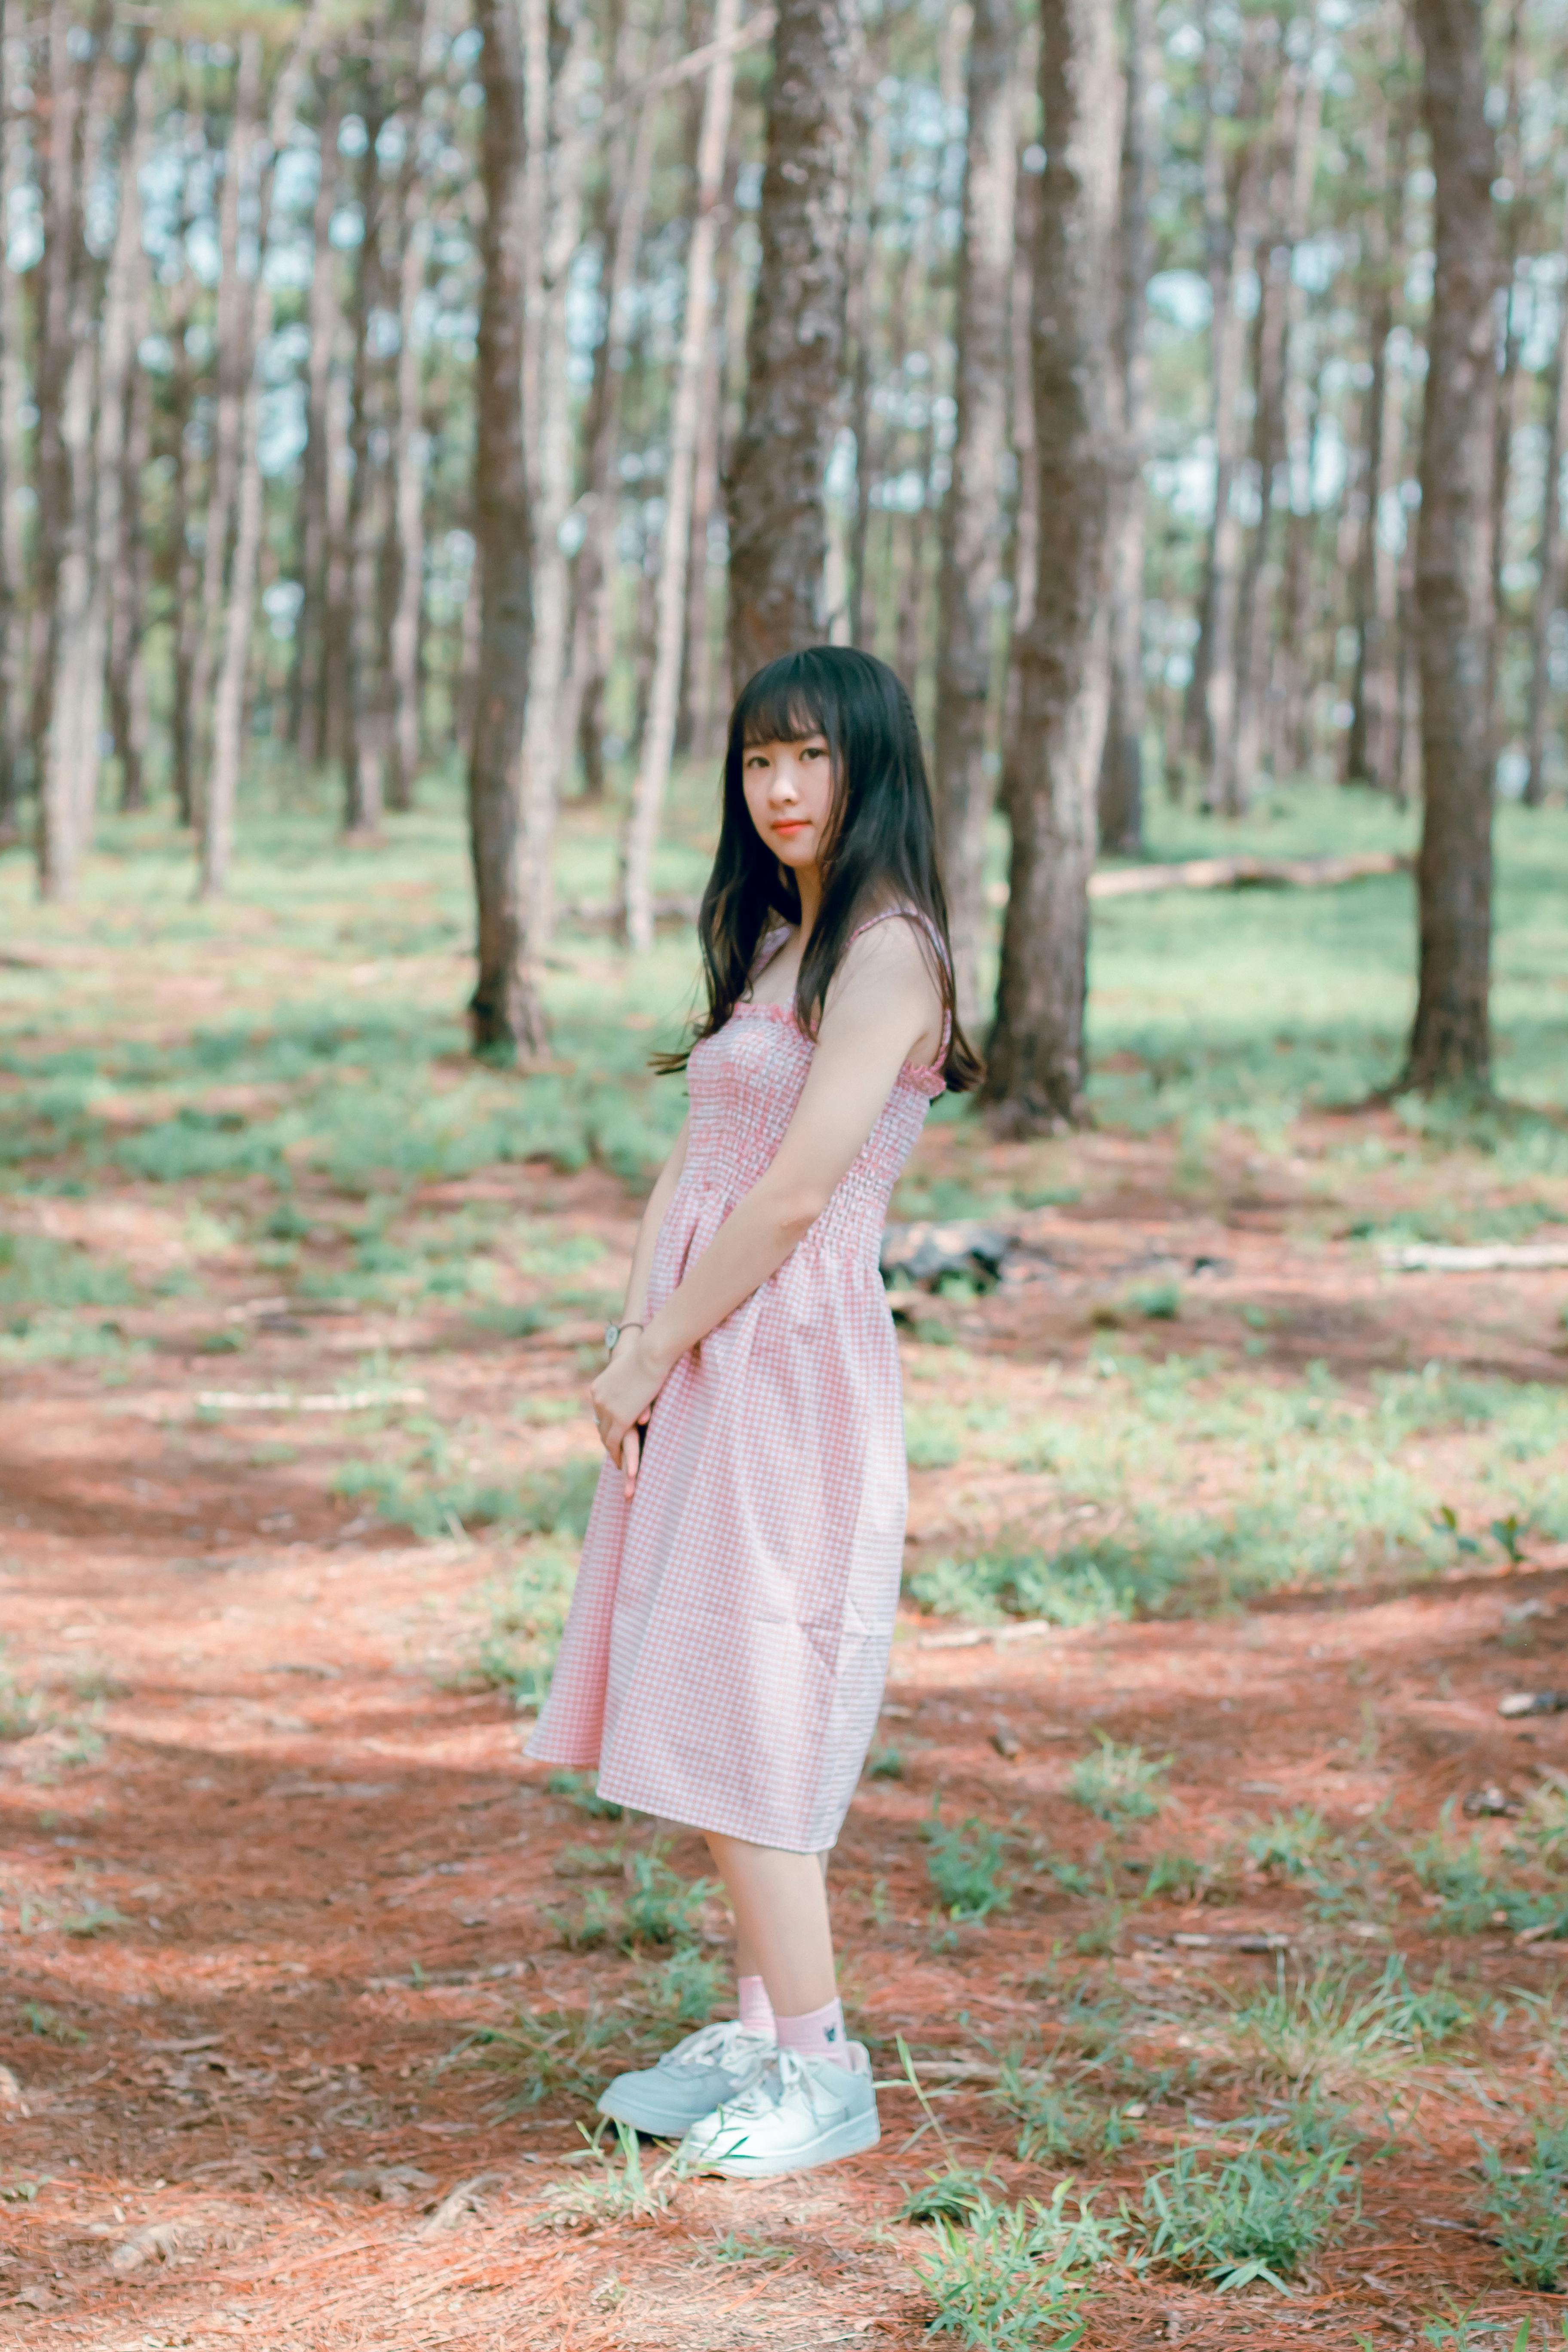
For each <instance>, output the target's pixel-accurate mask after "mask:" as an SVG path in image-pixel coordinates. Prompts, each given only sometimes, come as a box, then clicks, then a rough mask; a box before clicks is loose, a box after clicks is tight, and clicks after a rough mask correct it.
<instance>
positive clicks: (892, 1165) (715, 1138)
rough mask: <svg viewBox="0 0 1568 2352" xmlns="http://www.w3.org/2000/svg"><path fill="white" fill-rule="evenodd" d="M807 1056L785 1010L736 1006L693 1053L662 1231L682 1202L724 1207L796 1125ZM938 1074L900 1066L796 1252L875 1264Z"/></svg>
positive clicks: (809, 1049) (806, 1044) (810, 1048)
mask: <svg viewBox="0 0 1568 2352" xmlns="http://www.w3.org/2000/svg"><path fill="white" fill-rule="evenodd" d="M815 1052H816V1047H815V1045H813V1043H812V1041H811V1039H810V1038H809V1037H807V1036H806V1035H805V1033H804V1032H803V1031H802V1030H801V1028H800V1027H799V1025H798V1024H797V1023H796V1021H795V1008H794V1006H793V1005H788V1004H752V1003H741V1004H738V1005H737V1006H736V1007H735V1010H734V1011H733V1013H731V1015H730V1018H729V1020H728V1021H727V1022H726V1023H725V1024H724V1026H723V1028H722V1029H721V1030H720V1031H719V1033H718V1034H717V1035H716V1036H713V1037H705V1038H703V1039H702V1040H701V1042H700V1044H699V1045H695V1046H693V1048H692V1052H691V1058H690V1060H689V1063H688V1065H687V1084H688V1087H689V1095H690V1118H691V1124H690V1132H689V1137H688V1140H687V1147H686V1165H685V1168H684V1169H683V1171H682V1172H681V1178H680V1183H679V1187H678V1190H677V1192H676V1196H675V1200H672V1202H671V1203H670V1218H669V1222H670V1223H672V1224H674V1223H679V1211H678V1210H677V1208H676V1202H678V1201H679V1199H680V1195H681V1194H682V1193H688V1194H690V1193H709V1194H711V1193H718V1194H720V1195H721V1196H722V1198H723V1200H724V1202H725V1204H726V1206H729V1205H732V1204H733V1202H735V1201H737V1200H738V1199H739V1198H740V1196H741V1195H742V1192H749V1191H750V1190H751V1188H752V1185H753V1184H754V1183H755V1182H756V1181H757V1179H758V1178H759V1177H760V1176H761V1175H762V1174H763V1171H765V1170H766V1169H767V1167H768V1166H769V1164H770V1162H771V1161H772V1160H773V1155H774V1153H775V1152H776V1151H777V1150H778V1148H779V1145H780V1144H781V1143H782V1142H783V1140H784V1130H785V1129H786V1128H787V1127H788V1125H789V1123H790V1120H791V1119H792V1118H793V1117H794V1116H795V1106H796V1104H797V1103H798V1102H799V1100H800V1097H801V1091H802V1089H803V1087H805V1081H806V1075H807V1073H808V1071H809V1070H810V1068H811V1062H812V1055H813V1054H814V1053H815ZM943 1085H944V1080H943V1077H942V1071H941V1069H940V1068H939V1067H936V1066H931V1067H929V1068H928V1067H925V1066H921V1065H920V1064H917V1063H912V1062H906V1063H905V1065H904V1066H903V1068H902V1069H901V1070H900V1073H899V1076H898V1078H897V1080H896V1081H895V1083H894V1087H893V1090H892V1092H891V1094H890V1095H889V1097H888V1099H887V1101H886V1102H885V1103H884V1104H883V1106H882V1109H881V1112H880V1114H879V1118H878V1120H877V1124H876V1126H875V1127H874V1128H873V1129H871V1132H870V1134H869V1135H868V1137H867V1139H866V1141H865V1143H864V1144H863V1145H862V1147H861V1149H860V1151H859V1153H858V1156H857V1158H856V1159H855V1160H854V1161H853V1162H852V1163H851V1165H850V1166H849V1168H848V1169H847V1171H845V1174H844V1175H843V1177H842V1178H841V1179H840V1181H839V1183H838V1185H837V1189H836V1190H835V1192H834V1194H833V1197H832V1199H831V1200H830V1201H829V1202H828V1203H827V1206H826V1209H824V1211H823V1212H822V1214H821V1215H820V1216H819V1217H818V1218H817V1219H816V1223H814V1224H813V1226H812V1227H811V1230H810V1232H809V1233H808V1234H806V1236H805V1240H804V1241H803V1242H802V1243H801V1244H800V1248H801V1249H802V1250H803V1251H805V1252H807V1253H808V1254H809V1253H815V1252H819V1251H826V1252H827V1253H828V1254H829V1255H833V1256H837V1257H843V1256H852V1257H858V1258H861V1259H863V1260H865V1261H867V1262H868V1263H869V1264H870V1265H873V1266H874V1265H876V1263H877V1260H878V1255H879V1248H880V1243H881V1234H882V1226H883V1223H884V1222H885V1221H886V1217H887V1212H888V1202H889V1198H890V1196H891V1193H892V1190H893V1187H894V1185H895V1184H896V1183H897V1182H898V1181H899V1177H900V1173H901V1172H902V1170H903V1166H904V1163H905V1161H906V1160H908V1158H909V1156H910V1152H911V1151H912V1150H914V1147H915V1142H916V1140H917V1139H918V1137H919V1135H920V1131H921V1127H922V1126H923V1125H924V1123H925V1115H926V1112H927V1110H928V1108H930V1105H931V1100H932V1099H933V1097H935V1096H937V1095H940V1094H941V1093H942V1090H943Z"/></svg>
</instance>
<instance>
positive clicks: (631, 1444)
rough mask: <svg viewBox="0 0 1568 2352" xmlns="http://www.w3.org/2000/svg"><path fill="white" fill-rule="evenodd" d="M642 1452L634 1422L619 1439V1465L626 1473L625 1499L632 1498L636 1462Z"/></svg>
mask: <svg viewBox="0 0 1568 2352" xmlns="http://www.w3.org/2000/svg"><path fill="white" fill-rule="evenodd" d="M641 1454H642V1433H641V1431H640V1430H639V1429H638V1427H637V1423H635V1422H634V1423H633V1424H632V1426H631V1428H630V1429H628V1430H627V1432H626V1435H625V1437H624V1438H623V1439H622V1440H621V1466H622V1468H623V1469H624V1470H625V1471H626V1500H627V1502H628V1503H629V1502H630V1501H631V1498H632V1493H633V1489H634V1488H635V1487H636V1486H637V1463H638V1460H639V1458H640V1456H641Z"/></svg>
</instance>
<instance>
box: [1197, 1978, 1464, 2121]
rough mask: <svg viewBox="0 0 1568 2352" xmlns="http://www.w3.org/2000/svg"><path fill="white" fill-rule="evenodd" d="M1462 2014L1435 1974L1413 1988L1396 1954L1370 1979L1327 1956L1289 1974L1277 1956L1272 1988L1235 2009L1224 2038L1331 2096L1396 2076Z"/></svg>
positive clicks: (1276, 2073)
mask: <svg viewBox="0 0 1568 2352" xmlns="http://www.w3.org/2000/svg"><path fill="white" fill-rule="evenodd" d="M1469 2014H1470V2012H1469V2010H1468V2006H1467V2004H1466V2003H1465V2002H1464V2001H1463V2000H1460V1999H1459V1998H1458V1996H1457V1995H1456V1994H1455V1993H1454V1992H1453V1990H1452V1989H1451V1988H1450V1987H1449V1986H1448V1984H1447V1981H1446V1979H1442V1978H1439V1979H1437V1980H1436V1982H1435V1983H1434V1984H1433V1985H1431V1986H1429V1987H1427V1988H1426V1989H1425V1990H1418V1989H1416V1988H1415V1987H1414V1986H1413V1985H1412V1984H1411V1982H1410V1980H1409V1978H1408V1976H1407V1975H1406V1973H1405V1963H1404V1961H1403V1959H1402V1958H1400V1957H1399V1955H1398V1954H1397V1953H1395V1954H1393V1955H1391V1956H1390V1958H1388V1960H1387V1961H1386V1962H1385V1963H1384V1968H1383V1969H1382V1971H1381V1973H1380V1974H1379V1975H1378V1976H1377V1977H1376V1978H1374V1979H1369V1977H1368V1974H1367V1972H1366V1970H1365V1969H1359V1968H1356V1967H1354V1966H1350V1967H1346V1966H1343V1965H1341V1964H1338V1963H1335V1962H1333V1961H1324V1962H1322V1963H1321V1965H1320V1966H1319V1967H1318V1969H1316V1970H1315V1971H1314V1972H1313V1973H1312V1974H1311V1975H1310V1976H1307V1975H1298V1976H1296V1977H1295V1978H1294V1979H1292V1978H1290V1977H1289V1976H1288V1974H1287V1971H1286V1968H1285V1964H1284V1961H1283V1960H1281V1961H1280V1963H1279V1969H1278V1972H1277V1975H1276V1979H1275V1981H1274V1983H1273V1985H1272V1986H1270V1987H1268V1989H1266V1990H1264V1991H1262V1992H1259V1993H1257V1994H1254V1995H1253V1996H1252V1997H1251V1998H1250V1999H1249V2000H1244V2001H1242V2002H1240V2003H1238V2005H1237V2008H1236V2010H1235V2011H1234V2014H1233V2017H1232V2021H1231V2037H1232V2039H1233V2041H1234V2042H1235V2044H1236V2046H1237V2048H1238V2049H1239V2050H1240V2051H1241V2052H1242V2053H1244V2054H1245V2055H1247V2056H1248V2057H1250V2058H1251V2059H1252V2060H1253V2061H1254V2063H1256V2064H1257V2066H1258V2069H1259V2071H1260V2072H1261V2073H1262V2074H1264V2075H1266V2076H1268V2077H1271V2078H1273V2079H1274V2080H1275V2081H1277V2082H1281V2083H1284V2084H1288V2085H1289V2087H1290V2088H1291V2089H1293V2090H1295V2091H1297V2092H1319V2093H1329V2094H1331V2093H1333V2092H1335V2091H1342V2090H1354V2089H1357V2088H1362V2087H1364V2086H1366V2085H1367V2084H1377V2083H1384V2082H1387V2081H1388V2080H1389V2079H1390V2078H1391V2077H1393V2076H1395V2075H1399V2074H1403V2073H1404V2072H1405V2070H1406V2069H1407V2068H1408V2066H1409V2065H1410V2063H1411V2062H1412V2061H1413V2060H1415V2059H1416V2058H1419V2057H1421V2056H1422V2055H1423V2054H1425V2053H1426V2052H1428V2051H1429V2050H1431V2049H1434V2048H1436V2047H1437V2046H1438V2045H1440V2044H1441V2043H1443V2042H1447V2041H1448V2040H1449V2039H1451V2038H1452V2036H1453V2035H1454V2034H1456V2033H1457V2032H1458V2031H1459V2030H1460V2029H1461V2027H1462V2026H1464V2025H1465V2024H1466V2023H1467V2022H1468V2018H1469Z"/></svg>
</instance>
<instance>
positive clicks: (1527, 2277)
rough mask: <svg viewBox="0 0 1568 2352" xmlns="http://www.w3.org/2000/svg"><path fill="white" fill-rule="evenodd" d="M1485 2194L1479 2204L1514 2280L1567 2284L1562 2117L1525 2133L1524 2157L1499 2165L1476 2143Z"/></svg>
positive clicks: (1567, 2194) (1567, 2134)
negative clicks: (1514, 2165) (1518, 2164)
mask: <svg viewBox="0 0 1568 2352" xmlns="http://www.w3.org/2000/svg"><path fill="white" fill-rule="evenodd" d="M1480 2158H1481V2171H1482V2175H1483V2177H1484V2179H1485V2181H1486V2194H1485V2196H1484V2197H1483V2199H1482V2200H1481V2210H1482V2211H1483V2212H1484V2213H1485V2214H1486V2216H1487V2218H1488V2220H1489V2221H1490V2222H1491V2224H1492V2230H1493V2234H1494V2235H1495V2237H1496V2239H1497V2243H1498V2250H1499V2252H1500V2254H1501V2255H1502V2261H1503V2268H1504V2269H1505V2270H1506V2271H1507V2273H1508V2274H1509V2276H1510V2279H1512V2280H1513V2281H1514V2282H1515V2284H1517V2285H1519V2286H1524V2287H1531V2288H1533V2289H1535V2290H1536V2291H1538V2292H1539V2293H1542V2294H1557V2293H1559V2292H1560V2291H1561V2290H1562V2289H1563V2286H1564V2285H1565V2284H1568V2117H1563V2116H1555V2117H1548V2118H1547V2119H1546V2120H1544V2121H1542V2122H1541V2123H1538V2124H1537V2125H1536V2126H1535V2128H1534V2130H1533V2132H1532V2134H1531V2151H1530V2159H1529V2161H1528V2163H1527V2164H1526V2165H1525V2166H1524V2167H1523V2168H1519V2169H1511V2168H1509V2167H1507V2166H1505V2165H1504V2163H1503V2161H1502V2158H1500V2156H1499V2155H1498V2153H1497V2150H1496V2149H1495V2148H1493V2147H1489V2145H1488V2143H1487V2142H1486V2141H1485V2140H1483V2141H1481V2143H1480Z"/></svg>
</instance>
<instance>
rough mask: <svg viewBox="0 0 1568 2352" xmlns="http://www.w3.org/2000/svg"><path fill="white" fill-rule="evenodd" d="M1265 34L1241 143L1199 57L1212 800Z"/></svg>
mask: <svg viewBox="0 0 1568 2352" xmlns="http://www.w3.org/2000/svg"><path fill="white" fill-rule="evenodd" d="M1263 39H1264V27H1263V26H1262V24H1261V23H1260V21H1259V20H1258V19H1257V18H1254V17H1249V18H1247V20H1246V21H1245V23H1244V26H1243V29H1242V51H1241V87H1240V90H1239V93H1238V96H1237V113H1236V117H1235V118H1233V120H1234V121H1237V123H1238V124H1239V125H1240V126H1241V131H1240V143H1239V144H1238V145H1230V146H1227V144H1226V117H1224V116H1222V115H1221V114H1220V113H1219V112H1218V110H1217V109H1216V106H1215V91H1216V74H1215V37H1214V36H1212V35H1211V37H1210V38H1209V41H1208V43H1207V44H1206V47H1205V139H1204V190H1205V194H1204V213H1205V255H1206V266H1207V274H1208V285H1209V373H1210V385H1211V391H1210V408H1211V415H1212V420H1213V433H1214V449H1215V487H1214V512H1213V516H1212V518H1211V520H1210V522H1209V532H1208V544H1207V547H1206V548H1205V555H1204V585H1203V593H1202V596H1201V598H1200V600H1199V608H1198V609H1199V623H1198V642H1197V645H1196V646H1195V648H1194V654H1193V669H1192V676H1191V677H1190V678H1189V679H1188V682H1187V689H1186V697H1185V728H1184V733H1185V741H1186V748H1187V752H1188V755H1189V757H1191V758H1192V759H1193V760H1194V761H1196V763H1197V764H1198V766H1199V768H1200V769H1201V770H1202V771H1203V772H1204V777H1205V782H1204V797H1205V801H1207V800H1209V799H1211V798H1212V795H1213V784H1212V770H1213V767H1214V762H1215V754H1216V747H1217V746H1218V744H1219V743H1220V742H1222V741H1224V740H1227V739H1228V737H1229V734H1230V730H1231V726H1232V723H1233V717H1234V712H1235V706H1236V600H1237V582H1238V578H1239V573H1240V563H1241V518H1240V516H1239V515H1238V514H1237V511H1236V505H1235V499H1234V491H1235V487H1236V477H1237V468H1238V467H1239V466H1240V463H1241V447H1242V443H1241V412H1240V407H1239V405H1238V403H1239V396H1240V392H1241V378H1242V362H1243V360H1244V357H1245V353H1246V348H1247V326H1246V321H1245V320H1243V318H1242V316H1241V313H1240V311H1239V310H1238V309H1237V285H1238V283H1239V281H1240V280H1241V279H1243V278H1246V277H1247V276H1249V275H1250V273H1251V271H1252V268H1253V266H1254V264H1255V262H1256V260H1257V257H1258V236H1259V235H1260V233H1261V228H1262V221H1261V217H1260V198H1261V194H1262V187H1263V150H1264V143H1265V142H1264V131H1263V127H1262V125H1261V124H1259V123H1258V121H1257V120H1256V117H1257V113H1258V108H1259V107H1260V105H1261V103H1262V99H1261V89H1260V84H1261V79H1262V43H1263Z"/></svg>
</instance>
